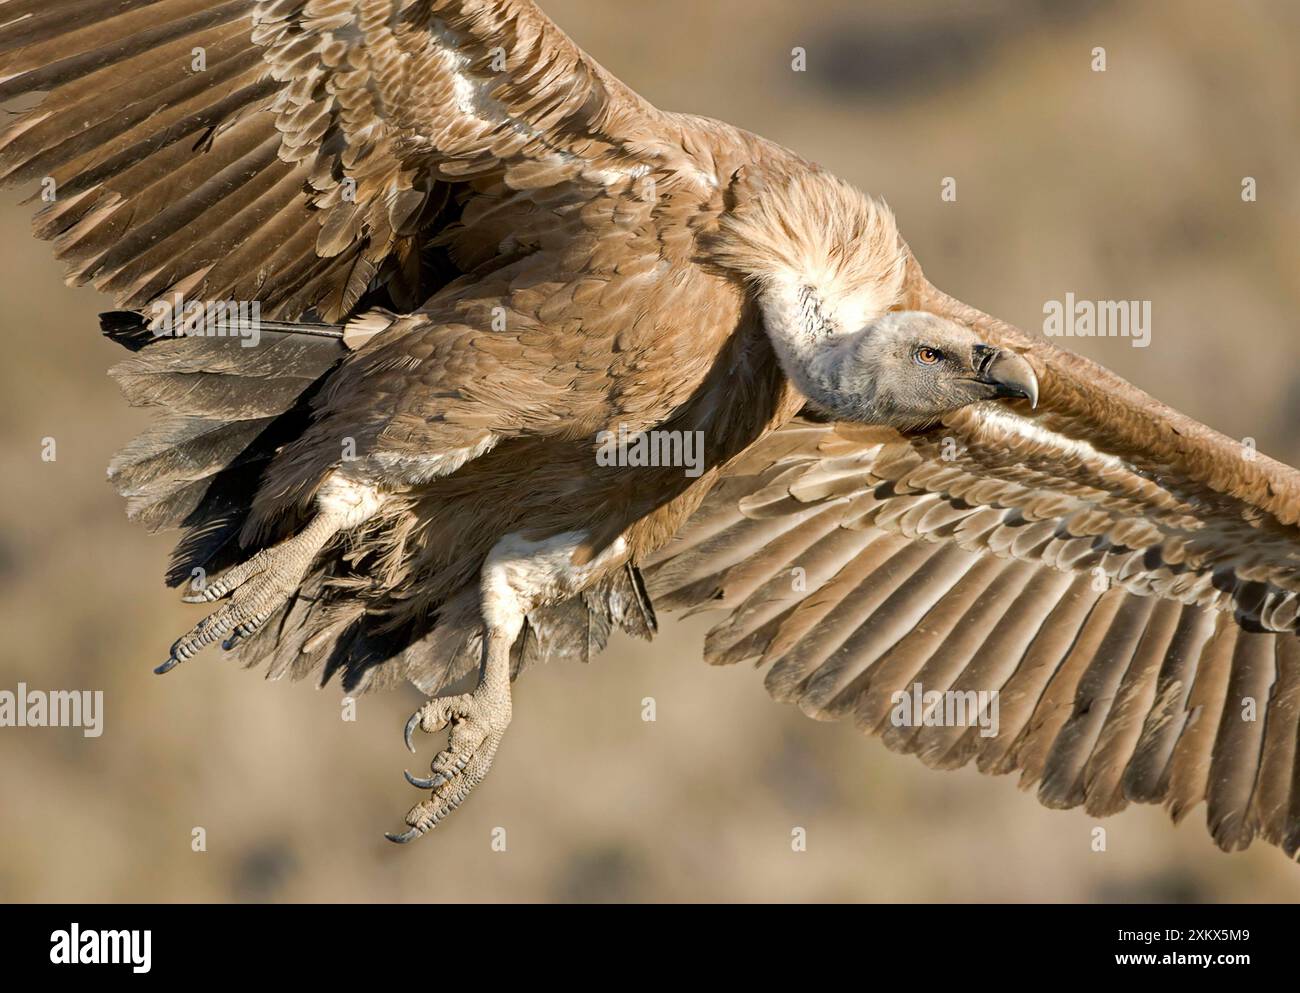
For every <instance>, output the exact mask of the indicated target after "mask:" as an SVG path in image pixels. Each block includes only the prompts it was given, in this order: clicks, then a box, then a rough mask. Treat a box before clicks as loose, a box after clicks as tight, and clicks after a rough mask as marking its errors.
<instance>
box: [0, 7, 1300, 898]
mask: <svg viewBox="0 0 1300 993" xmlns="http://www.w3.org/2000/svg"><path fill="white" fill-rule="evenodd" d="M544 5H545V7H546V9H547V10H548V11H549V12H550V13H551V14H552V15H553V16H554V17H555V18H556V19H557V20H558V21H559V22H560V24H561V25H563V26H564V27H565V28H566V29H568V30H569V31H570V32H571V33H572V34H573V35H574V36H575V37H576V38H577V39H578V40H579V42H580V43H582V44H583V45H584V46H586V47H587V48H588V50H589V51H591V52H593V53H594V54H595V55H596V56H597V58H599V59H600V60H601V61H602V62H604V63H605V64H606V65H607V66H608V67H609V68H610V69H611V70H613V71H614V72H616V73H618V74H619V75H620V76H622V77H623V78H624V79H625V80H626V81H627V82H628V83H629V84H631V85H632V86H634V87H636V88H637V89H639V90H640V91H641V92H642V93H644V94H645V95H646V96H647V97H648V98H650V99H651V100H653V101H654V102H656V103H657V104H659V105H660V106H664V107H667V108H670V109H675V110H684V111H692V112H696V113H703V114H707V115H709V116H713V117H718V118H722V119H726V120H729V121H732V122H734V123H736V124H738V125H741V126H744V127H748V128H750V129H753V130H756V131H759V132H761V133H763V134H766V135H767V136H769V137H771V138H773V139H775V140H778V141H780V142H783V143H785V144H788V145H790V146H792V147H795V148H797V149H799V150H800V151H802V152H803V153H804V154H805V155H807V156H809V157H811V158H813V159H815V160H817V161H820V162H821V163H823V164H824V165H826V166H827V167H829V168H830V169H832V170H834V171H835V172H837V173H839V174H840V175H842V176H844V177H845V178H847V179H850V180H852V181H854V182H856V183H858V184H859V185H861V186H862V187H863V188H865V189H867V190H869V191H871V192H873V193H878V194H882V195H884V196H885V197H886V198H887V199H888V200H889V202H890V204H891V205H892V206H893V207H894V209H895V210H896V212H897V214H898V216H899V219H900V223H901V226H902V229H903V232H904V234H905V236H906V237H907V238H908V240H909V241H910V243H911V245H912V247H913V248H914V250H915V251H916V253H917V255H918V256H919V257H920V259H921V261H922V263H923V264H924V265H925V266H926V269H927V272H928V274H929V275H930V277H931V278H932V279H933V280H934V281H935V282H936V283H938V284H939V285H940V286H942V287H944V288H945V289H947V290H948V291H949V292H951V293H954V294H956V295H958V296H960V297H962V298H963V299H966V300H968V301H970V302H971V303H974V304H976V305H978V306H980V307H982V308H984V309H986V310H988V311H991V312H992V313H995V314H998V315H1000V316H1002V317H1005V318H1006V319H1008V320H1011V321H1013V322H1015V323H1018V324H1021V325H1023V326H1035V327H1036V326H1039V324H1040V323H1041V319H1042V317H1041V315H1042V306H1043V302H1044V301H1045V300H1048V299H1060V298H1062V297H1063V296H1064V294H1065V292H1066V291H1073V292H1074V293H1076V294H1077V295H1078V296H1079V297H1085V298H1093V299H1096V298H1107V299H1109V298H1119V299H1149V300H1151V301H1152V303H1153V311H1154V336H1153V343H1152V345H1151V347H1150V348H1147V349H1145V350H1140V349H1135V348H1132V347H1130V345H1129V343H1128V342H1127V341H1124V340H1119V339H1107V340H1098V341H1089V342H1083V343H1082V344H1083V345H1087V346H1088V347H1086V348H1082V349H1081V350H1083V351H1086V352H1087V353H1088V354H1090V355H1091V356H1093V357H1094V358H1097V359H1099V360H1100V361H1102V362H1104V363H1105V364H1107V365H1109V366H1111V367H1112V368H1114V369H1115V370H1117V371H1118V372H1119V373H1121V374H1122V375H1124V376H1126V377H1127V378H1129V379H1131V380H1132V381H1133V382H1135V383H1137V384H1139V385H1140V386H1142V387H1144V388H1146V389H1147V390H1149V391H1151V392H1153V393H1155V394H1156V395H1158V396H1160V397H1161V398H1162V399H1164V400H1166V401H1168V402H1170V403H1172V404H1174V405H1175V406H1177V407H1179V408H1181V409H1183V410H1185V411H1187V412H1188V413H1190V414H1192V415H1194V416H1196V417H1197V418H1200V419H1202V420H1205V421H1207V422H1209V423H1210V424H1212V425H1214V426H1215V427H1217V428H1219V429H1220V430H1222V431H1224V432H1225V433H1227V434H1229V435H1232V436H1234V437H1239V438H1244V437H1247V436H1249V437H1253V438H1255V439H1257V441H1258V444H1259V446H1260V448H1261V449H1262V450H1264V451H1266V452H1268V453H1270V454H1272V455H1274V456H1276V457H1278V458H1281V459H1283V460H1286V461H1289V462H1292V463H1293V464H1294V463H1297V462H1300V436H1298V435H1297V430H1296V429H1297V425H1298V424H1300V363H1298V362H1297V359H1298V358H1300V340H1298V338H1297V323H1298V322H1297V318H1296V314H1297V311H1298V310H1300V279H1298V278H1297V273H1298V272H1300V239H1297V230H1300V184H1298V183H1297V166H1296V163H1297V161H1300V124H1298V123H1297V122H1300V113H1297V111H1300V106H1297V104H1298V103H1300V68H1297V62H1296V59H1295V53H1296V51H1297V45H1298V43H1300V6H1297V5H1296V4H1294V3H1290V2H1286V0H1276V2H1255V3H1240V4H1223V3H1220V2H1217V0H1203V2H1190V0H1188V2H1183V0H1179V2H1175V0H1165V2H1159V0H1155V2H1141V3H1068V4H1067V3H1058V2H1047V0H1042V2H1031V0H996V2H985V3H971V4H968V3H957V2H955V0H954V2H946V3H943V2H934V0H929V2H911V3H902V2H899V3H889V4H881V3H876V2H871V3H866V2H860V0H859V2H852V3H850V2H844V3H838V2H814V0H801V2H799V3H790V2H788V0H743V2H742V0H725V2H724V0H707V2H702V0H646V2H642V3H636V4H632V3H614V2H611V0H549V2H545V4H544ZM796 45H798V46H803V47H805V48H806V49H807V52H808V67H809V68H808V71H807V72H806V73H794V72H791V70H790V59H791V49H792V48H793V47H794V46H796ZM1094 46H1104V47H1105V48H1106V51H1107V57H1108V63H1109V68H1108V71H1107V72H1105V73H1095V72H1092V71H1091V70H1090V68H1089V61H1090V58H1091V54H1090V53H1091V50H1092V48H1093V47H1094ZM945 176H952V177H955V178H956V180H957V184H958V202H957V203H942V202H940V198H939V185H940V181H941V180H942V178H943V177H945ZM1243 176H1254V177H1255V178H1256V179H1257V181H1258V186H1259V202H1257V203H1253V204H1246V203H1243V202H1242V200H1241V198H1240V184H1241V180H1242V177H1243ZM18 199H19V198H18V196H17V195H15V194H14V193H13V192H6V193H5V194H3V199H2V203H3V207H2V208H0V235H3V237H0V313H2V314H3V316H2V317H0V320H2V321H3V324H4V332H5V334H4V341H5V346H6V347H5V353H4V358H3V361H0V386H2V387H3V391H4V397H5V416H4V422H3V429H2V433H0V480H2V481H3V492H4V499H3V502H2V504H0V526H2V530H0V625H2V627H0V630H2V632H3V638H2V640H0V689H11V690H12V689H13V688H14V687H15V686H16V684H17V683H18V682H19V681H20V680H23V681H26V682H27V683H28V684H30V685H31V686H33V687H35V688H42V689H51V688H87V689H102V690H104V692H105V697H106V720H105V733H104V735H103V737H101V738H99V739H86V738H83V737H82V736H81V734H80V732H79V731H76V730H70V729H24V730H17V729H0V899H3V900H9V901H13V900H39V901H53V900H71V901H91V900H173V901H179V900H197V901H219V900H431V901H442V900H476V901H477V900H908V901H910V900H963V901H973V900H994V901H1001V900H1052V901H1056V900H1065V901H1074V900H1283V901H1290V900H1295V899H1296V898H1298V897H1300V868H1297V867H1296V866H1293V865H1291V864H1289V863H1288V862H1287V860H1286V859H1285V858H1284V857H1283V856H1282V855H1281V854H1280V853H1278V852H1277V851H1275V850H1273V849H1270V848H1266V847H1264V846H1262V845H1261V846H1256V847H1255V848H1254V849H1252V850H1251V851H1249V852H1247V853H1245V854H1239V855H1232V856H1227V855H1222V854H1220V853H1219V852H1218V851H1217V850H1216V849H1215V848H1214V847H1213V846H1212V844H1211V843H1210V841H1209V839H1208V837H1207V836H1206V834H1205V832H1204V828H1203V818H1204V808H1203V807H1202V808H1199V809H1197V810H1196V811H1194V812H1193V813H1192V815H1191V816H1189V818H1188V819H1187V821H1186V822H1185V823H1184V824H1183V825H1182V826H1181V827H1179V828H1177V829H1174V828H1172V827H1171V826H1170V825H1169V823H1168V821H1167V818H1166V817H1165V816H1164V814H1163V812H1161V811H1160V810H1158V809H1147V808H1142V809H1133V810H1130V811H1128V812H1126V813H1124V814H1122V815H1120V816H1118V817H1116V818H1112V819H1110V820H1109V821H1107V822H1106V824H1105V826H1106V827H1107V829H1108V831H1109V846H1108V851H1107V852H1105V853H1103V854H1097V853H1094V852H1092V851H1091V849H1090V846H1089V841H1090V830H1091V828H1092V827H1093V826H1094V822H1093V820H1092V819H1091V818H1089V817H1087V816H1085V815H1084V814H1082V813H1080V812H1067V813H1061V812H1053V811H1047V810H1044V809H1042V808H1040V807H1039V806H1038V805H1037V803H1036V802H1035V801H1034V799H1033V798H1032V796H1030V795H1025V794H1021V793H1020V792H1018V791H1017V789H1016V787H1015V784H1014V782H1013V781H1012V780H1010V779H998V780H990V779H986V778H984V777H981V776H979V775H977V774H976V773H975V772H974V771H973V770H963V771H962V772H959V773H936V772H932V771H930V770H927V769H925V768H924V767H923V766H921V765H920V764H919V763H918V762H916V761H915V760H913V759H911V758H908V757H902V756H897V755H893V754H891V753H889V752H887V751H886V750H885V749H884V748H883V746H881V745H880V744H879V743H878V742H875V741H871V740H865V739H862V738H860V737H859V736H858V735H857V734H856V733H855V732H854V731H853V730H852V729H850V728H848V727H843V726H839V725H827V724H817V723H814V722H811V721H808V720H807V719H805V718H803V717H802V716H801V715H800V714H798V713H797V712H796V711H794V710H793V709H790V708H785V707H781V706H778V705H776V704H774V703H771V702H770V701H769V700H768V699H767V697H766V695H765V693H764V691H763V688H762V685H761V677H760V676H759V675H757V674H755V673H753V672H751V671H731V670H726V669H710V668H708V667H706V666H704V665H702V664H701V663H700V661H699V641H700V636H701V633H702V630H703V627H702V626H701V625H700V624H699V623H698V622H696V623H694V624H692V625H689V626H679V625H677V624H675V623H672V622H669V623H667V624H666V625H665V631H664V633H663V634H662V636H661V637H660V639H659V640H658V641H657V642H656V643H655V644H654V645H653V646H646V645H643V644H639V643H638V644H631V643H628V642H626V641H620V642H618V643H616V644H615V645H614V646H613V647H612V648H611V649H610V650H609V651H608V652H606V654H605V656H604V657H602V658H601V659H600V660H599V661H598V662H597V663H595V664H593V665H591V666H589V667H577V666H570V667H564V666H551V667H548V668H545V669H542V670H538V671H534V672H532V673H530V674H528V675H527V676H526V677H525V678H524V679H523V680H522V682H521V683H520V685H519V686H518V687H517V690H516V705H515V714H516V716H515V721H514V726H513V727H512V728H511V730H510V733H509V735H508V736H507V738H506V741H505V744H504V746H503V748H502V751H501V753H500V755H499V757H498V760H497V763H496V767H495V769H494V770H493V772H492V775H491V776H490V777H489V779H488V780H487V782H486V783H485V785H484V786H483V787H482V788H481V789H480V790H479V791H478V792H477V793H476V795H475V796H474V797H473V798H472V800H471V801H470V802H469V803H468V804H467V805H466V806H465V807H464V808H463V809H462V810H461V811H460V812H458V813H457V814H456V816H455V817H453V818H452V819H451V820H450V821H449V822H448V823H447V824H445V825H444V826H443V827H439V828H438V829H437V831H436V832H435V833H434V834H433V835H432V836H431V837H429V838H426V839H425V840H424V841H422V842H421V843H419V844H416V845H413V846H411V847H408V848H404V849H401V848H396V847H394V846H392V845H389V844H388V843H387V842H385V841H384V840H383V838H382V836H381V833H382V831H383V830H385V829H390V828H395V827H397V826H399V825H400V823H401V816H402V815H403V814H404V813H405V811H406V809H407V807H408V805H409V804H410V803H411V802H413V800H414V799H415V798H416V795H415V793H414V791H412V790H411V789H410V788H409V787H407V786H406V785H405V784H404V783H403V781H402V779H401V770H402V768H403V766H404V765H407V764H408V763H409V764H410V765H412V767H413V768H422V767H423V766H424V765H425V764H426V763H427V761H428V754H427V753H424V754H422V755H421V756H420V757H419V758H418V759H414V760H412V758H411V757H410V756H408V754H407V753H406V751H405V750H404V748H403V747H402V744H401V740H400V733H399V732H400V727H401V723H402V721H403V720H404V719H405V717H406V716H407V715H408V714H409V713H410V711H411V710H412V709H413V708H414V707H415V706H416V705H417V703H418V696H417V694H416V693H415V691H413V690H412V691H408V692H405V693H394V694H390V695H386V696H382V697H373V698H363V699H362V700H361V702H360V705H359V720H358V721H357V722H356V723H345V722H343V721H342V720H341V719H340V706H339V692H338V691H337V690H336V689H334V688H329V689H326V690H324V691H323V692H313V690H312V688H311V687H310V686H306V685H283V684H264V683H263V682H262V680H261V679H260V677H259V676H258V675H256V674H254V673H250V672H242V671H237V670H235V669H234V668H232V667H231V666H230V665H228V664H223V662H222V660H221V659H220V657H219V654H217V653H210V655H208V656H204V657H203V658H201V659H200V660H199V661H197V662H196V663H194V664H191V665H188V666H185V667H184V668H182V669H181V670H180V671H178V672H175V673H173V674H171V675H170V676H168V677H166V678H157V677H154V676H153V675H151V674H150V669H151V668H152V667H153V666H154V665H156V664H157V663H159V662H160V661H162V659H163V658H164V657H165V654H166V647H167V645H169V644H170V643H171V641H172V639H173V638H174V637H175V636H176V635H177V634H179V633H180V632H181V631H182V630H184V629H185V628H187V627H188V626H189V625H190V624H191V623H193V620H194V619H195V617H196V616H197V609H196V608H191V607H185V606H183V605H181V604H179V603H178V602H176V598H175V596H174V595H173V594H172V593H170V592H168V591H166V590H165V589H164V588H163V587H162V585H161V581H160V577H161V573H162V570H163V566H164V563H165V558H166V554H167V550H168V547H169V541H168V538H167V537H166V536H158V537H149V536H147V535H146V534H144V533H143V531H142V530H141V529H139V528H137V527H135V526H133V525H130V524H128V523H127V522H126V521H125V519H124V516H123V513H122V507H121V501H120V500H119V498H118V497H117V495H116V494H115V493H113V491H112V490H111V488H110V487H109V486H108V484H107V483H106V482H105V481H104V467H105V465H106V464H107V462H108V460H109V457H110V456H111V454H112V452H113V451H114V450H115V449H116V448H117V447H118V446H120V445H121V444H122V443H124V442H125V441H126V440H127V439H128V438H129V437H131V436H132V435H133V434H134V433H135V432H136V431H137V430H139V429H140V428H141V427H142V426H143V425H144V423H145V420H146V414H145V413H143V412H141V411H132V410H129V409H127V408H126V407H125V405H124V404H123V403H122V402H121V401H120V399H119V398H118V396H117V392H116V389H115V387H114V386H113V384H112V383H111V381H110V380H109V379H108V378H107V377H106V376H105V374H104V371H105V369H106V368H107V366H108V365H109V364H111V363H112V362H114V361H116V360H117V359H118V358H119V357H120V355H119V352H118V350H117V349H115V348H114V347H111V346H110V345H108V344H107V343H105V342H102V341H101V340H100V339H99V337H98V335H97V334H96V325H95V314H96V312H97V311H98V310H100V309H103V308H104V307H105V306H106V305H107V303H108V301H106V300H105V299H104V298H102V297H100V296H98V295H97V294H95V293H93V292H91V291H88V290H80V291H72V290H68V289H66V288H64V287H63V286H62V285H61V283H60V278H59V270H58V267H57V266H56V264H55V263H54V262H53V261H52V260H51V258H50V252H49V250H48V247H47V246H44V245H39V244H37V243H35V242H33V241H32V240H31V239H30V238H29V237H28V236H27V233H26V229H27V215H28V209H27V208H22V207H19V206H17V205H16V204H17V201H18ZM47 436H49V437H54V438H55V439H56V440H57V444H58V460H57V462H54V463H44V462H42V461H41V460H40V457H39V453H40V444H41V439H42V438H44V437H47ZM648 696H652V697H654V698H655V699H656V701H657V707H658V720H657V722H655V723H645V722H643V721H642V720H641V701H642V699H643V698H644V697H648ZM195 826H202V827H203V828H205V829H206V831H207V838H208V850H207V852H205V853H193V852H191V850H190V837H191V830H192V828H194V827H195ZM496 827H503V828H505V830H506V839H507V851H506V852H504V853H500V852H494V851H492V849H491V847H490V840H491V832H492V830H493V829H494V828H496ZM794 827H803V828H805V829H806V830H807V833H808V850H807V851H806V852H804V853H794V852H792V851H791V846H790V835H791V830H792V829H793V828H794Z"/></svg>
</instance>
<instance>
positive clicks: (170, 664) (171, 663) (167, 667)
mask: <svg viewBox="0 0 1300 993" xmlns="http://www.w3.org/2000/svg"><path fill="white" fill-rule="evenodd" d="M180 664H181V660H180V659H168V660H167V661H166V662H164V663H163V664H162V665H160V666H158V668H156V669H155V670H154V671H153V674H154V675H155V676H161V675H162V674H163V673H165V672H171V671H172V670H173V669H175V668H176V667H177V666H178V665H180Z"/></svg>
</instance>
